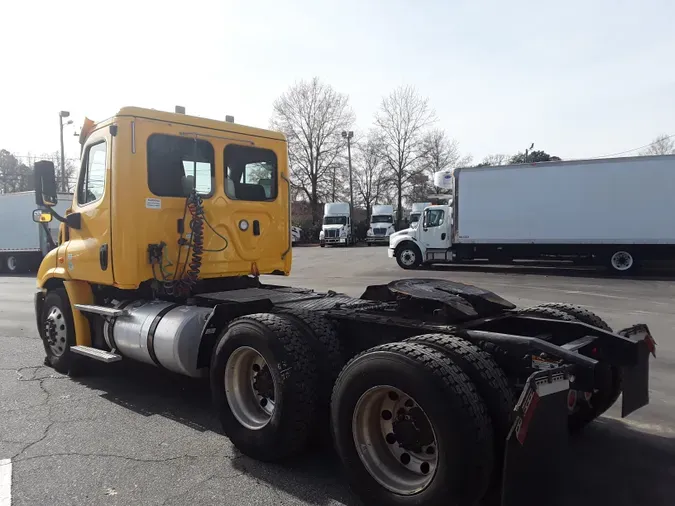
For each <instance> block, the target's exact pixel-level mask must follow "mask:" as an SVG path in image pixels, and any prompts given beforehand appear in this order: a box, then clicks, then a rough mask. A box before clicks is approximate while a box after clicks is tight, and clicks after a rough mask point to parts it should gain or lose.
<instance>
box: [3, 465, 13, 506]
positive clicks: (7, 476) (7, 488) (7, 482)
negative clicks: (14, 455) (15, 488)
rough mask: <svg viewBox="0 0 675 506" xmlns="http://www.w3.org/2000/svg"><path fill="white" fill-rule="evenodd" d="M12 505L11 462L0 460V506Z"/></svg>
mask: <svg viewBox="0 0 675 506" xmlns="http://www.w3.org/2000/svg"><path fill="white" fill-rule="evenodd" d="M11 504H12V461H11V460H10V459H3V460H0V506H11Z"/></svg>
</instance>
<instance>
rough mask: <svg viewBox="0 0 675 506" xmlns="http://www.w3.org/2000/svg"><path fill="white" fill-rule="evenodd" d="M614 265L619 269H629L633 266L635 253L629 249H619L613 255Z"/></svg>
mask: <svg viewBox="0 0 675 506" xmlns="http://www.w3.org/2000/svg"><path fill="white" fill-rule="evenodd" d="M612 267H613V268H614V269H616V270H617V271H627V270H628V269H630V268H631V267H633V255H631V254H630V253H628V252H627V251H617V252H616V253H614V254H613V255H612Z"/></svg>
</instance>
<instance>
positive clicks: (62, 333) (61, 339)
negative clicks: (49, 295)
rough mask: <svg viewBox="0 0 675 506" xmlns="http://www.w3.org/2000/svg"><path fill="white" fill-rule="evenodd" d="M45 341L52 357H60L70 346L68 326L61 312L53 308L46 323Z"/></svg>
mask: <svg viewBox="0 0 675 506" xmlns="http://www.w3.org/2000/svg"><path fill="white" fill-rule="evenodd" d="M44 331H45V334H44V335H45V339H47V344H48V345H49V349H50V350H51V353H52V355H54V356H55V357H60V356H61V355H63V354H64V353H65V351H66V347H67V346H68V326H67V324H66V319H65V317H64V316H63V313H62V312H61V310H60V309H59V308H58V307H56V306H52V308H51V309H50V310H49V314H48V315H47V318H46V319H45V323H44Z"/></svg>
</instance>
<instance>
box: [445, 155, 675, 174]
mask: <svg viewBox="0 0 675 506" xmlns="http://www.w3.org/2000/svg"><path fill="white" fill-rule="evenodd" d="M664 159H666V160H668V159H670V160H672V161H673V163H675V154H673V155H648V156H618V157H614V158H581V159H577V160H555V161H550V162H530V163H509V164H507V165H483V166H481V167H471V166H468V167H457V168H456V169H455V170H460V171H461V170H469V169H470V170H480V169H495V168H499V169H507V168H515V167H522V166H523V165H529V166H537V165H545V166H547V167H552V166H555V165H559V166H564V165H581V164H589V165H591V164H601V163H612V162H613V163H616V162H637V161H652V160H664Z"/></svg>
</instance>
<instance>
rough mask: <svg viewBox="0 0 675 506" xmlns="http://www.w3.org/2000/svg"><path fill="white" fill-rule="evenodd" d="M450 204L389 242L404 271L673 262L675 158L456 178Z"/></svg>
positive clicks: (465, 172)
mask: <svg viewBox="0 0 675 506" xmlns="http://www.w3.org/2000/svg"><path fill="white" fill-rule="evenodd" d="M452 180H453V201H452V204H451V205H445V206H431V207H427V208H426V210H425V211H424V215H423V217H422V220H421V222H420V226H418V227H417V228H410V229H407V230H403V231H400V232H396V233H395V234H393V235H392V236H391V238H390V242H389V256H390V257H392V258H396V259H397V261H398V263H399V265H400V266H401V267H403V268H405V269H409V268H414V267H417V266H419V265H421V264H423V263H443V262H462V261H467V260H474V259H487V260H490V261H492V262H499V263H502V262H504V261H511V260H514V259H545V258H562V259H574V260H575V261H577V262H579V263H590V264H599V263H602V264H606V265H607V266H608V267H609V268H610V269H612V270H614V271H616V272H617V273H627V272H630V271H632V270H634V269H635V268H636V267H638V266H639V264H640V263H641V262H643V261H649V260H662V259H671V258H672V259H675V199H674V198H673V196H674V195H675V155H663V156H641V157H630V158H614V159H603V160H576V161H560V162H543V163H532V164H521V165H507V166H500V167H471V168H461V169H455V170H454V171H453V173H452Z"/></svg>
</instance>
